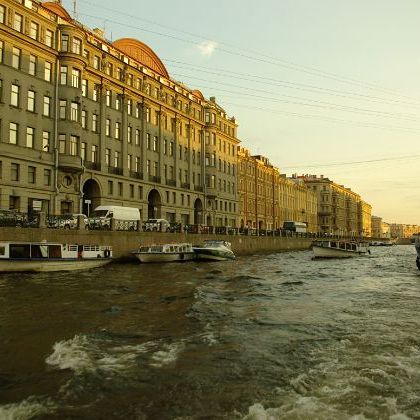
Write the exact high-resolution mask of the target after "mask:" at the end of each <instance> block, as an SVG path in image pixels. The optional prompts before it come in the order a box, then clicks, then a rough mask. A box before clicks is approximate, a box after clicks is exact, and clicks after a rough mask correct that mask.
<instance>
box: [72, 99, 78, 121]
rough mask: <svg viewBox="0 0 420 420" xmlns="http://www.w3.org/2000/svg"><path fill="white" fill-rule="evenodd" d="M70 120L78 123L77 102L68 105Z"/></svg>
mask: <svg viewBox="0 0 420 420" xmlns="http://www.w3.org/2000/svg"><path fill="white" fill-rule="evenodd" d="M70 119H71V120H72V121H79V104H78V103H77V102H72V103H71V105H70Z"/></svg>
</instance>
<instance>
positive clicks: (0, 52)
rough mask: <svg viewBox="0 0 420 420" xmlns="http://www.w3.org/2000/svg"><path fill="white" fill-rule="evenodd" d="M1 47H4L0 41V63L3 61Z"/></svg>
mask: <svg viewBox="0 0 420 420" xmlns="http://www.w3.org/2000/svg"><path fill="white" fill-rule="evenodd" d="M3 49H4V42H3V41H0V63H3Z"/></svg>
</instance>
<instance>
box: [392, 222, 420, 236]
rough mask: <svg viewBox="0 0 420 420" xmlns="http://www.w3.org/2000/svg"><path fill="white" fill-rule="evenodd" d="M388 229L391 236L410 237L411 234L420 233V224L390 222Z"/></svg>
mask: <svg viewBox="0 0 420 420" xmlns="http://www.w3.org/2000/svg"><path fill="white" fill-rule="evenodd" d="M390 230H391V238H394V239H397V238H411V237H412V236H413V235H415V234H417V233H420V226H418V225H404V224H400V223H391V224H390Z"/></svg>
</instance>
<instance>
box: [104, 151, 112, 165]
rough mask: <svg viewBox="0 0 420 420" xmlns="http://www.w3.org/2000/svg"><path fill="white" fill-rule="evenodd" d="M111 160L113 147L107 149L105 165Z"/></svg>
mask: <svg viewBox="0 0 420 420" xmlns="http://www.w3.org/2000/svg"><path fill="white" fill-rule="evenodd" d="M110 161H111V149H105V165H106V166H109V163H110Z"/></svg>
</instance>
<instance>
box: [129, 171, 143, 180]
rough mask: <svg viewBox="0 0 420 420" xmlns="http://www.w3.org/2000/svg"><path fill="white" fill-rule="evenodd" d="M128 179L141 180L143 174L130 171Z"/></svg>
mask: <svg viewBox="0 0 420 420" xmlns="http://www.w3.org/2000/svg"><path fill="white" fill-rule="evenodd" d="M130 178H135V179H143V174H142V173H141V172H136V171H130Z"/></svg>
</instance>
